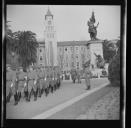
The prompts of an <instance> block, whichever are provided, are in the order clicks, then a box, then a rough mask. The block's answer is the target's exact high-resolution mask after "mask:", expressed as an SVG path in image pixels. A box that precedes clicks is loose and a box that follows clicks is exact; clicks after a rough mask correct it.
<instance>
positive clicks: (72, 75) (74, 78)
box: [71, 70, 76, 83]
mask: <svg viewBox="0 0 131 128" xmlns="http://www.w3.org/2000/svg"><path fill="white" fill-rule="evenodd" d="M71 77H72V80H73V83H75V80H76V71H75V70H73V71H72V72H71Z"/></svg>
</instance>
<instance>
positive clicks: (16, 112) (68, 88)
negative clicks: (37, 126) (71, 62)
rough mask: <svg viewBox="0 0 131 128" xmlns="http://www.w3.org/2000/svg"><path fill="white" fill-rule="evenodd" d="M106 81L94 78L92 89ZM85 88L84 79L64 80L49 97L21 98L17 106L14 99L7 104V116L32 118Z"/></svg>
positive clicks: (79, 93) (80, 92) (9, 117)
mask: <svg viewBox="0 0 131 128" xmlns="http://www.w3.org/2000/svg"><path fill="white" fill-rule="evenodd" d="M106 82H108V80H107V79H101V80H98V79H92V80H91V85H92V88H91V89H93V88H96V87H99V86H101V84H103V83H106ZM85 88H86V86H85V81H84V80H83V81H82V84H72V82H71V81H63V83H62V86H61V88H60V89H58V90H56V91H55V92H54V93H53V94H49V95H48V96H47V97H45V96H44V95H42V97H41V98H38V100H37V101H33V98H32V99H31V102H25V101H23V99H21V101H20V102H19V104H18V105H17V106H14V105H13V103H14V101H11V102H10V103H9V104H7V105H6V117H7V118H8V119H30V118H32V117H35V116H36V115H39V114H41V113H43V112H45V111H47V110H49V109H51V108H53V107H55V106H57V105H59V104H61V103H64V102H66V101H68V100H70V99H72V98H74V97H76V96H79V95H81V94H83V93H85V92H87V90H85Z"/></svg>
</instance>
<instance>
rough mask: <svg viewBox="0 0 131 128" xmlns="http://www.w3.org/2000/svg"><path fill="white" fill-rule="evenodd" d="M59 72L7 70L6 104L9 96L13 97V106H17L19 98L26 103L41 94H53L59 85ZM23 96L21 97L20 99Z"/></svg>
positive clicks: (45, 68) (42, 69)
mask: <svg viewBox="0 0 131 128" xmlns="http://www.w3.org/2000/svg"><path fill="white" fill-rule="evenodd" d="M61 79H62V77H61V72H60V71H59V69H55V68H51V67H42V66H41V67H33V66H31V67H29V69H27V72H24V71H23V69H22V68H19V71H18V70H12V69H11V68H9V67H8V68H7V74H6V102H7V103H8V102H10V98H11V96H14V101H15V103H14V104H15V105H17V104H18V102H19V101H20V99H21V98H25V100H26V101H28V102H29V101H30V100H31V96H32V95H33V96H34V101H36V100H37V97H41V96H42V94H45V96H47V95H48V94H49V93H53V92H54V91H56V89H58V88H59V87H60V85H61ZM22 96H23V97H22Z"/></svg>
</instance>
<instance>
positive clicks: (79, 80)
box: [77, 70, 81, 83]
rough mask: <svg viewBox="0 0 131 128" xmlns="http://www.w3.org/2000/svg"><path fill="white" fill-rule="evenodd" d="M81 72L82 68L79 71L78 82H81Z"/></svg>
mask: <svg viewBox="0 0 131 128" xmlns="http://www.w3.org/2000/svg"><path fill="white" fill-rule="evenodd" d="M80 77H81V73H80V70H78V71H77V79H78V83H81V79H80Z"/></svg>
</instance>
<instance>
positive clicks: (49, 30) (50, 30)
mask: <svg viewBox="0 0 131 128" xmlns="http://www.w3.org/2000/svg"><path fill="white" fill-rule="evenodd" d="M53 18H54V17H53V15H52V13H51V11H50V9H49V8H48V11H47V13H46V15H45V19H44V20H45V30H44V38H45V53H46V65H47V66H57V40H56V31H55V28H54V22H53Z"/></svg>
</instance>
